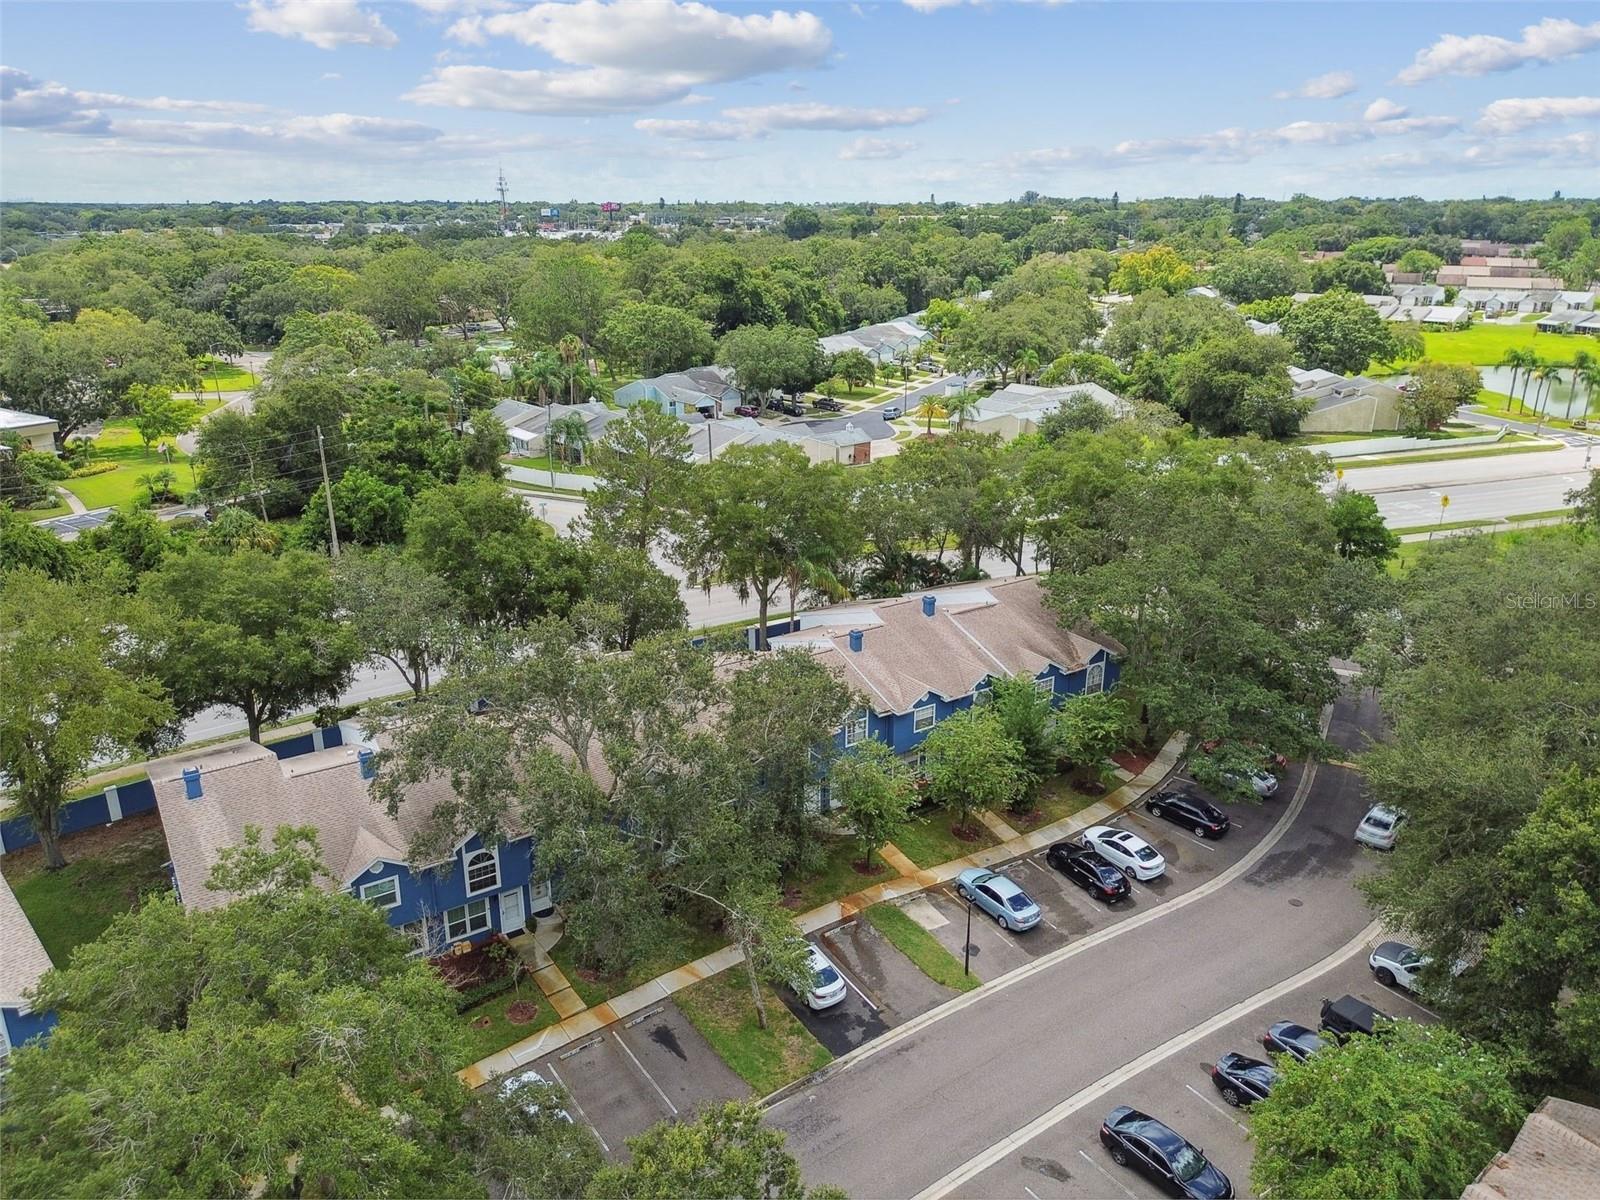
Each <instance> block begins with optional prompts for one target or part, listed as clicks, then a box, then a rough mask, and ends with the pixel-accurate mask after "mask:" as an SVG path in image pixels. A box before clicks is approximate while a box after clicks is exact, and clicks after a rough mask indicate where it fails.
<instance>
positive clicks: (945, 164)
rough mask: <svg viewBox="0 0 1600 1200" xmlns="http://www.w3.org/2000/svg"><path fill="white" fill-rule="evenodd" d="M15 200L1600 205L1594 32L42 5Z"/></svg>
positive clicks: (1196, 20) (19, 115) (1163, 20)
mask: <svg viewBox="0 0 1600 1200" xmlns="http://www.w3.org/2000/svg"><path fill="white" fill-rule="evenodd" d="M0 46H3V53H0V58H3V62H4V64H5V72H4V79H3V85H0V117H3V124H4V129H3V140H0V195H3V196H4V197H5V198H6V199H12V200H18V199H41V200H87V201H113V200H125V201H136V200H144V201H163V200H166V201H171V200H211V199H220V200H245V199H259V198H264V197H272V198H277V199H291V198H292V199H341V198H342V199H366V200H381V199H418V198H436V199H485V198H488V197H489V195H490V194H491V191H492V188H493V182H494V177H495V172H496V168H497V164H500V163H503V164H504V167H505V172H506V175H507V176H508V178H509V179H510V183H511V190H512V196H513V198H514V199H521V200H556V201H559V200H565V199H572V198H580V199H588V200H604V199H616V200H622V201H633V200H642V199H654V198H655V197H657V196H665V197H666V198H667V199H669V200H691V199H752V200H795V201H806V200H841V199H871V200H879V201H894V200H905V199H913V198H925V197H926V196H928V195H929V194H930V193H932V194H935V195H937V196H938V197H939V198H940V199H941V200H943V199H957V200H998V199H1005V198H1007V197H1012V196H1016V195H1019V194H1020V193H1022V192H1023V191H1025V190H1027V189H1030V188H1032V189H1035V190H1038V191H1041V192H1045V193H1048V194H1052V195H1073V196H1076V195H1109V194H1110V193H1111V192H1112V191H1113V190H1116V191H1119V192H1120V193H1121V194H1122V195H1123V196H1124V197H1136V196H1150V195H1192V194H1196V193H1199V192H1212V193H1220V194H1231V193H1233V192H1235V191H1243V192H1245V193H1247V194H1250V195H1265V196H1271V197H1282V196H1286V195H1289V194H1291V193H1293V192H1297V191H1305V192H1310V193H1312V194H1315V195H1321V196H1340V195H1350V194H1361V195H1421V196H1425V197H1448V196H1478V195H1482V194H1490V195H1514V196H1524V197H1535V196H1547V195H1549V194H1550V193H1551V192H1553V191H1555V190H1557V189H1560V190H1562V191H1563V192H1565V194H1567V195H1591V196H1592V195H1596V194H1600V5H1594V4H1566V5H1560V4H1553V5H1538V4H1522V3H1517V4H1483V3H1479V4H1435V3H1426V4H1423V3H1413V4H1407V3H1381V4H1380V3H1334V4H1302V3H1271V4H1268V3H1260V4H1244V3H1222V4H1202V3H1193V4H1157V3H1137V2H1124V3H1114V4H1112V3H1078V4H1070V3H1050V2H1048V0H1041V2H1037V3H1005V2H1002V0H976V2H975V0H879V2H876V3H834V2H828V3H820V4H818V3H810V4H800V3H793V4H790V3H779V2H773V3H760V4H716V5H710V4H700V3H686V2H679V0H577V2H576V3H536V4H529V3H526V2H522V0H409V2H404V3H400V2H396V3H375V2H368V0H243V2H241V3H232V2H227V0H200V2H191V3H145V2H141V0H124V2H121V3H109V4H108V3H98V2H94V0H80V2H72V3H66V2H57V3H43V4H41V3H29V2H27V0H8V2H7V3H6V4H5V6H4V9H3V12H0Z"/></svg>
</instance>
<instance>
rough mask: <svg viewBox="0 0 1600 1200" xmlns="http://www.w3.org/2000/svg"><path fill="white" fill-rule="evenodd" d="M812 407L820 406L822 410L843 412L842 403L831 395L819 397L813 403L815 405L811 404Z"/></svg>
mask: <svg viewBox="0 0 1600 1200" xmlns="http://www.w3.org/2000/svg"><path fill="white" fill-rule="evenodd" d="M813 407H815V408H820V409H821V410H822V411H823V412H843V411H844V405H843V404H842V403H841V402H840V401H838V400H835V399H834V398H833V397H832V396H823V397H821V398H820V399H819V400H817V402H816V403H815V405H813Z"/></svg>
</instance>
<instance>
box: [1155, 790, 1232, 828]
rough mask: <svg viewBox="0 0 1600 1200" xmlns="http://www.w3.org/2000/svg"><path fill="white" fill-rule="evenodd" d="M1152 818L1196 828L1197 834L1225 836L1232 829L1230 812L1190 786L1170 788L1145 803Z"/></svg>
mask: <svg viewBox="0 0 1600 1200" xmlns="http://www.w3.org/2000/svg"><path fill="white" fill-rule="evenodd" d="M1144 807H1145V810H1146V811H1147V812H1148V813H1149V814H1150V815H1151V816H1152V817H1160V818H1161V819H1162V820H1164V821H1171V822H1172V823H1173V824H1174V825H1182V826H1183V827H1184V828H1185V829H1189V830H1192V831H1193V832H1194V835H1195V837H1198V838H1208V837H1221V836H1222V835H1223V834H1225V833H1227V832H1228V814H1227V813H1225V812H1223V811H1222V810H1221V809H1220V808H1218V807H1217V806H1216V805H1215V804H1213V803H1211V801H1209V800H1207V799H1205V797H1203V796H1199V795H1196V794H1195V793H1194V792H1191V791H1189V790H1188V789H1187V788H1169V789H1167V790H1166V791H1163V792H1157V793H1155V795H1153V796H1151V797H1150V798H1149V799H1148V800H1146V801H1145V802H1144Z"/></svg>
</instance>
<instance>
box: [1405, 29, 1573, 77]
mask: <svg viewBox="0 0 1600 1200" xmlns="http://www.w3.org/2000/svg"><path fill="white" fill-rule="evenodd" d="M1596 46H1600V21H1596V22H1594V23H1593V24H1591V25H1579V24H1578V23H1577V22H1576V21H1569V20H1566V19H1565V18H1562V17H1546V18H1545V19H1544V20H1542V21H1540V22H1539V23H1538V24H1537V25H1528V26H1525V27H1524V28H1523V30H1522V37H1521V38H1520V39H1518V40H1517V41H1514V42H1513V41H1511V40H1510V39H1509V38H1503V37H1496V36H1495V35H1493V34H1488V33H1475V34H1473V35H1472V36H1470V37H1461V36H1460V35H1458V34H1454V33H1447V34H1444V35H1443V36H1442V37H1440V38H1439V40H1438V41H1436V42H1434V43H1433V45H1431V46H1426V47H1424V48H1423V49H1421V50H1418V51H1417V56H1416V58H1415V59H1414V60H1413V62H1412V63H1411V65H1410V66H1409V67H1407V68H1406V69H1405V70H1403V71H1401V72H1400V74H1399V75H1398V76H1396V78H1397V79H1398V80H1399V82H1401V83H1411V84H1415V83H1423V82H1425V81H1426V80H1429V79H1437V78H1439V77H1440V76H1442V75H1489V74H1493V73H1494V72H1497V71H1511V70H1515V69H1516V68H1517V67H1520V66H1523V65H1524V64H1526V63H1551V62H1557V61H1559V60H1561V59H1563V58H1571V57H1572V56H1574V55H1576V54H1582V53H1583V52H1584V51H1585V50H1592V49H1594V48H1595V47H1596Z"/></svg>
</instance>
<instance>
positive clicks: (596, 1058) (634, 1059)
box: [531, 1001, 750, 1158]
mask: <svg viewBox="0 0 1600 1200" xmlns="http://www.w3.org/2000/svg"><path fill="white" fill-rule="evenodd" d="M531 1065H532V1066H533V1068H534V1069H535V1070H537V1071H538V1072H539V1074H541V1075H543V1076H544V1077H545V1079H547V1080H549V1081H550V1082H551V1083H559V1084H560V1085H561V1086H562V1087H564V1088H565V1089H566V1090H567V1094H568V1095H569V1096H570V1097H571V1098H572V1115H573V1116H574V1117H576V1118H578V1119H579V1120H582V1121H585V1122H587V1123H588V1124H589V1125H590V1126H591V1127H592V1128H593V1129H594V1131H595V1132H596V1133H597V1134H598V1135H599V1136H600V1142H601V1145H602V1146H603V1147H604V1148H605V1151H606V1153H607V1154H609V1155H611V1156H612V1157H614V1158H620V1157H624V1156H625V1155H626V1147H625V1143H626V1141H627V1139H628V1138H630V1137H633V1136H634V1135H635V1134H638V1133H642V1132H643V1131H644V1130H646V1129H648V1128H649V1127H650V1126H651V1125H654V1124H655V1123H656V1122H657V1121H661V1120H668V1119H671V1120H692V1119H693V1118H694V1116H695V1114H696V1113H698V1112H699V1111H700V1110H701V1109H703V1108H705V1107H706V1106H707V1105H710V1104H716V1103H719V1102H721V1101H723V1100H738V1099H743V1098H745V1097H747V1096H748V1095H749V1094H750V1089H749V1088H748V1087H747V1086H746V1085H745V1083H744V1081H743V1080H742V1079H740V1078H739V1077H738V1076H737V1075H735V1074H734V1073H733V1071H732V1070H730V1069H729V1068H728V1066H727V1064H726V1063H724V1062H723V1061H722V1059H721V1058H720V1057H719V1056H718V1055H717V1052H716V1051H715V1050H713V1049H712V1048H711V1046H710V1044H709V1043H708V1042H707V1041H706V1040H705V1038H703V1037H701V1036H700V1032H699V1030H697V1029H695V1027H694V1026H693V1025H691V1024H690V1023H689V1019H688V1018H687V1017H685V1016H684V1015H683V1013H682V1011H681V1010H680V1009H679V1008H678V1007H677V1005H675V1004H673V1003H672V1002H671V1001H662V1002H661V1004H659V1005H656V1006H653V1007H651V1008H648V1009H646V1010H645V1011H644V1012H642V1013H640V1014H638V1015H637V1016H635V1017H631V1018H629V1019H628V1020H626V1021H622V1022H618V1023H617V1024H615V1025H612V1026H610V1027H608V1028H606V1029H604V1030H601V1031H600V1032H598V1033H595V1034H592V1035H591V1036H590V1037H588V1038H585V1039H584V1040H583V1041H581V1042H577V1043H575V1044H573V1045H571V1046H568V1047H566V1048H565V1049H563V1050H560V1051H557V1052H556V1053H554V1054H549V1055H546V1056H545V1057H544V1058H541V1059H538V1060H536V1061H535V1062H534V1063H533V1064H531Z"/></svg>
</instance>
